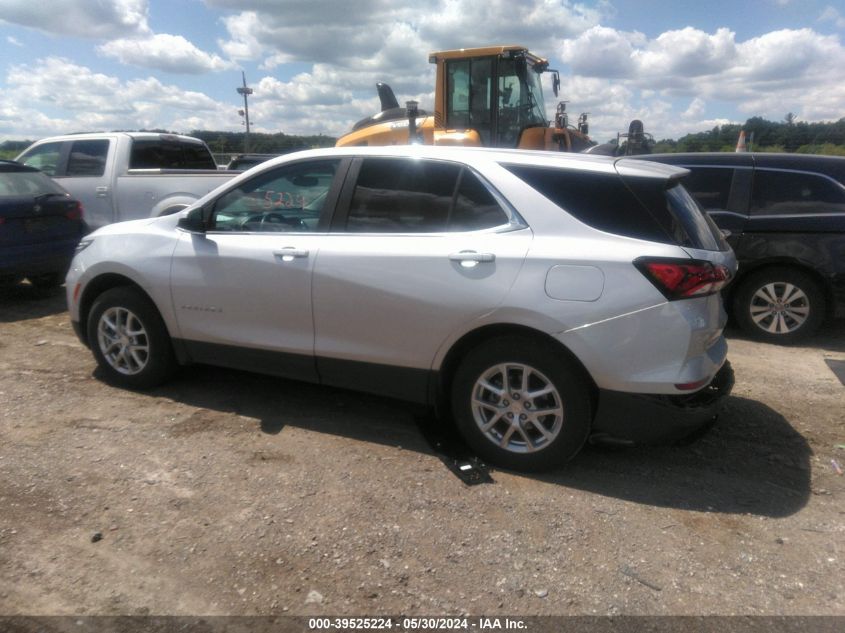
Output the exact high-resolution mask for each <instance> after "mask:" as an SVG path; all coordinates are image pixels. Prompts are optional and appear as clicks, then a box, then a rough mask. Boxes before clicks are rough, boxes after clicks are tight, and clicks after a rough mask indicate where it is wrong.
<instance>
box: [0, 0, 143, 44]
mask: <svg viewBox="0 0 845 633" xmlns="http://www.w3.org/2000/svg"><path fill="white" fill-rule="evenodd" d="M148 11H149V7H148V4H147V0H110V1H103V0H99V1H93V0H50V1H49V2H48V3H46V4H41V3H39V2H33V1H32V0H3V1H2V2H0V21H3V22H9V23H12V24H19V25H21V26H26V27H30V28H33V29H38V30H39V31H44V32H47V33H56V34H60V35H72V36H75V37H85V38H89V37H90V38H103V37H120V36H123V35H131V34H146V33H149V31H150V28H149V25H148V24H147V14H148Z"/></svg>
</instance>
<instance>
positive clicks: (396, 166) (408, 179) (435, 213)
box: [346, 158, 460, 233]
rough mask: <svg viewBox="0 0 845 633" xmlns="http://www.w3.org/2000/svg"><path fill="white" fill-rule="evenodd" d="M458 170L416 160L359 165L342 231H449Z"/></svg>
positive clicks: (378, 160) (381, 160) (376, 160)
mask: <svg viewBox="0 0 845 633" xmlns="http://www.w3.org/2000/svg"><path fill="white" fill-rule="evenodd" d="M459 171H460V167H459V166H458V165H454V164H452V163H441V162H436V161H426V160H417V159H395V158H368V159H365V160H364V161H363V164H362V165H361V171H360V172H359V175H358V182H357V183H356V186H355V192H354V194H353V196H352V202H351V203H350V207H349V217H348V218H347V222H346V230H347V231H351V232H366V233H437V232H440V231H445V230H447V226H448V221H449V210H450V207H451V205H452V197H453V195H454V192H455V185H456V184H457V180H458V172H459Z"/></svg>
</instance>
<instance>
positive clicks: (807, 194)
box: [751, 169, 845, 215]
mask: <svg viewBox="0 0 845 633" xmlns="http://www.w3.org/2000/svg"><path fill="white" fill-rule="evenodd" d="M843 212H845V190H843V188H842V187H841V186H839V185H837V184H836V183H834V182H833V181H831V180H828V179H827V178H824V177H822V176H817V175H815V174H800V173H794V172H788V171H776V170H769V169H757V170H755V172H754V188H753V191H752V195H751V213H752V214H754V215H790V214H802V213H843Z"/></svg>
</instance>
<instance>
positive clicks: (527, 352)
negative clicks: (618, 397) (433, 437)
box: [451, 336, 592, 471]
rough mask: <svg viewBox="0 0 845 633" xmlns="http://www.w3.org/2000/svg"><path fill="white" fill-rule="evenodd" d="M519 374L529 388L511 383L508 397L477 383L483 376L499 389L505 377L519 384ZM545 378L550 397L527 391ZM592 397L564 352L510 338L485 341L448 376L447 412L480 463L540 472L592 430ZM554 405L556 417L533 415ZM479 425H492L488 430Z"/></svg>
mask: <svg viewBox="0 0 845 633" xmlns="http://www.w3.org/2000/svg"><path fill="white" fill-rule="evenodd" d="M501 367H505V368H506V369H504V370H502V369H501ZM521 368H527V372H526V370H525V369H521ZM524 373H528V375H529V384H528V388H527V389H525V390H522V389H517V387H515V386H514V387H513V391H512V393H510V394H509V395H510V397H507V398H505V397H499V396H497V395H495V394H494V392H493V391H492V390H490V389H489V388H487V387H484V386H482V385H481V382H480V381H481V379H482V378H485V377H486V381H487V382H486V384H487V385H490V386H493V387H497V388H500V387H504V386H505V385H504V381H505V380H506V378H505V375H507V376H508V378H507V380H508V381H509V382H512V383H520V384H524V379H523V378H522V376H523V374H524ZM544 382H546V383H547V384H548V385H550V386H552V387H553V388H554V390H555V392H554V394H546V395H543V396H539V397H534V396H530V395H529V394H531V393H536V392H538V391H541V390H542V385H543V384H544ZM508 391H511V390H510V389H508ZM514 394H516V395H517V396H520V397H519V398H518V399H515V398H514V397H513V395H514ZM520 394H522V395H520ZM505 395H508V394H505ZM591 395H592V393H591V386H590V384H589V382H588V380H587V379H586V378H585V377H584V375H583V372H582V371H581V369H580V368H578V367H576V366H575V365H574V363H572V362H570V361H569V359H567V358H566V357H565V356H563V355H562V354H560V353H559V352H557V351H555V350H554V349H553V348H551V347H550V346H548V345H543V344H541V343H539V342H538V341H535V340H533V339H531V338H528V337H523V336H508V337H503V338H500V339H495V340H492V341H489V342H487V343H485V344H483V345H482V346H480V347H478V348H476V349H474V350H473V351H471V352H470V353H469V354H467V355H466V357H465V358H464V359H463V361H462V362H461V364H460V366H459V367H458V369H457V371H456V372H455V376H454V379H453V381H452V389H451V397H452V413H453V415H454V418H455V424H456V426H457V428H458V431H459V432H460V434H461V435H462V436H463V438H464V440H466V442H467V443H468V444H469V445H470V447H471V448H472V449H473V450H474V451H475V452H476V453H477V454H478V455H479V456H481V457H482V458H483V459H484V460H486V461H488V462H489V463H491V464H495V465H498V466H501V467H504V468H510V469H513V470H522V471H542V470H549V469H551V468H555V467H559V466H561V465H562V464H563V463H564V462H566V461H568V460H570V459H572V458H573V457H574V456H575V455H576V454H577V453H578V451H579V450H581V447H582V446H583V445H584V442H585V441H586V440H587V436H588V435H589V432H590V426H591V420H592V412H591V400H592V398H591ZM480 402H483V404H478V403H480ZM557 407H559V410H560V411H561V414H562V415H560V416H558V415H557V414H551V413H549V414H543V415H539V416H538V415H537V414H536V413H535V411H536V410H538V409H541V410H545V411H551V410H553V409H557ZM508 415H510V416H512V417H511V418H510V419H508V418H507V417H506V416H508ZM519 418H523V419H524V422H522V421H518V419H519ZM496 420H497V421H496ZM494 421H495V422H494ZM484 423H486V424H488V425H489V424H491V423H493V426H492V427H490V428H489V429H488V430H486V431H485V430H483V429H482V424H484ZM538 424H539V425H540V426H542V427H543V428H544V429H545V431H546V432H545V433H542V432H540V429H539V426H537V425H538ZM511 427H513V430H511ZM509 432H510V433H511V435H510V436H509V438H510V439H507V440H506V437H505V436H506V435H507V434H508V433H509ZM549 437H551V439H549ZM505 440H506V441H507V445H506V446H504V447H503V446H502V445H501V443H502V442H503V441H505ZM529 445H530V447H531V448H533V450H531V451H529V450H528V448H529Z"/></svg>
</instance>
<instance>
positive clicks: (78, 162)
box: [65, 140, 109, 176]
mask: <svg viewBox="0 0 845 633" xmlns="http://www.w3.org/2000/svg"><path fill="white" fill-rule="evenodd" d="M108 153H109V141H107V140H98V141H74V142H73V144H72V145H71V146H70V156H69V157H68V162H67V171H66V172H65V174H66V175H67V176H102V175H103V174H104V173H105V172H106V156H108Z"/></svg>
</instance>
